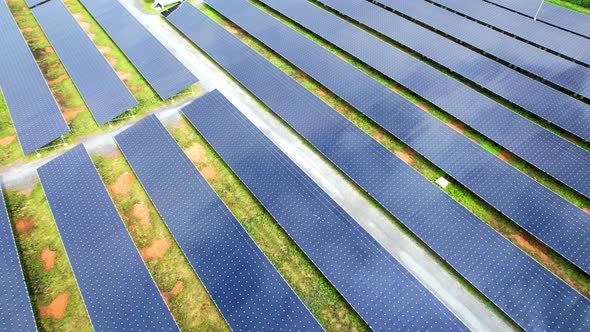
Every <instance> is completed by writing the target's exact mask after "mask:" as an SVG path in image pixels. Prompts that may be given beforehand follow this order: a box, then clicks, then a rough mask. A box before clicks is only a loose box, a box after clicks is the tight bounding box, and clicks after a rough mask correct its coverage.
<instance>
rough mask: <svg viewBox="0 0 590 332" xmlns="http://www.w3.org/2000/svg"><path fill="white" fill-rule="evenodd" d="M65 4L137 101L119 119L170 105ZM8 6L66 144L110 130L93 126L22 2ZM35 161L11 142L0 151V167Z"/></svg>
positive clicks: (80, 11) (77, 6) (72, 3)
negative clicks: (59, 117) (63, 124)
mask: <svg viewBox="0 0 590 332" xmlns="http://www.w3.org/2000/svg"><path fill="white" fill-rule="evenodd" d="M64 3H65V4H66V6H67V7H68V9H69V11H70V12H71V13H72V14H73V15H74V16H75V17H76V18H77V19H78V21H79V22H81V26H82V27H83V28H85V29H86V31H87V33H88V34H89V35H91V36H93V41H94V43H95V45H96V46H97V47H98V48H99V50H101V52H102V53H103V55H104V56H105V57H106V58H107V60H108V61H109V62H110V63H111V65H112V66H113V67H114V69H115V70H116V71H117V73H118V74H119V76H120V77H121V78H122V79H123V81H124V82H125V84H126V85H127V87H128V88H129V90H130V91H131V93H132V94H133V96H134V97H135V98H136V99H137V101H138V102H139V104H138V105H137V106H135V107H133V108H132V109H131V110H129V111H127V112H126V113H124V114H122V115H121V116H120V118H125V117H127V116H129V115H131V114H135V115H139V116H141V115H142V114H144V113H146V112H147V111H149V110H153V109H155V108H158V107H161V106H164V105H168V104H171V103H172V99H169V100H166V101H162V100H161V99H160V98H159V96H158V95H157V94H156V92H155V91H154V90H153V89H152V88H151V87H150V86H149V84H148V83H147V81H146V80H145V79H144V78H143V76H141V74H140V73H139V72H138V71H137V70H136V69H135V67H133V65H132V64H131V62H130V61H129V60H128V59H127V58H126V57H125V55H124V54H123V53H122V52H121V50H119V49H118V48H117V46H116V45H115V44H114V42H113V41H112V40H111V39H110V38H109V37H108V35H107V34H106V32H104V30H102V28H101V27H100V26H99V25H98V23H97V22H96V21H95V20H94V19H93V18H92V16H91V15H90V14H89V13H88V12H87V11H86V9H85V8H84V7H83V6H82V4H81V3H80V2H79V1H77V0H65V1H64ZM8 5H9V7H10V9H11V11H12V14H13V15H14V17H15V19H16V21H17V24H18V26H19V27H20V29H21V31H22V33H23V36H24V37H25V39H26V40H27V43H28V45H29V47H30V48H31V51H32V53H33V55H34V57H35V59H36V60H37V63H38V65H39V67H40V68H41V71H42V72H43V75H44V77H45V79H46V80H47V82H48V84H49V87H50V89H51V91H52V93H53V95H54V97H55V99H56V101H57V103H58V105H59V106H60V109H61V110H62V113H63V114H64V116H65V118H66V121H67V122H68V125H69V126H70V129H71V131H70V132H69V133H68V134H66V135H64V137H63V138H64V140H65V142H67V143H70V145H73V144H75V142H76V139H77V138H79V137H81V136H86V135H90V134H93V133H97V132H100V131H103V130H108V129H110V127H109V124H105V125H103V126H100V127H99V126H98V125H97V124H96V122H95V121H94V118H93V117H92V114H91V113H90V111H89V110H88V109H87V108H86V106H85V103H84V100H83V99H82V97H81V96H80V94H79V92H78V90H77V88H76V86H75V85H74V83H73V81H72V80H71V78H70V77H69V76H68V75H67V72H66V70H65V68H64V67H63V65H62V64H61V62H60V61H59V58H58V56H57V55H56V54H55V52H54V50H53V48H52V47H51V44H50V43H49V41H48V40H47V38H46V37H45V35H44V34H43V31H42V30H41V29H40V27H39V25H38V23H37V21H36V20H35V17H34V16H33V15H32V13H31V11H30V10H29V9H28V7H27V6H26V4H25V2H24V1H23V0H8ZM195 92H196V91H195V87H194V86H193V87H189V88H187V89H186V90H185V91H183V92H181V93H180V94H179V95H178V96H177V97H176V98H174V100H175V101H178V100H179V99H182V98H185V97H188V96H189V95H193V94H194V93H195ZM5 109H6V104H5V103H4V102H0V123H2V124H4V123H7V124H8V123H11V120H10V115H9V113H8V112H6V110H5ZM123 122H124V121H119V120H114V121H113V122H112V123H111V124H112V125H113V126H118V125H120V124H122V123H123ZM5 127H6V126H2V129H1V130H0V140H2V139H4V138H7V137H10V136H11V135H14V132H13V131H11V130H10V129H4V128H5ZM60 142H61V140H60ZM50 145H51V144H50ZM58 149H61V147H55V148H50V149H47V150H43V151H42V154H43V155H47V154H50V153H52V152H54V151H56V150H58ZM36 158H37V157H36V156H35V154H32V155H29V156H23V155H22V151H21V150H20V147H19V145H18V142H17V141H13V142H11V143H10V144H8V145H6V146H5V147H3V149H2V150H1V151H0V166H6V165H9V164H11V163H14V162H15V161H17V160H22V161H24V162H29V161H31V160H35V159H36Z"/></svg>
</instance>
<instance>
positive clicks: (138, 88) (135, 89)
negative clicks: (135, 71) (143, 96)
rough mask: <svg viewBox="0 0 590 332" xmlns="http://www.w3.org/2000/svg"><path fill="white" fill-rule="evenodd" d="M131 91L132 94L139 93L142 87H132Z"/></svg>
mask: <svg viewBox="0 0 590 332" xmlns="http://www.w3.org/2000/svg"><path fill="white" fill-rule="evenodd" d="M129 90H131V92H137V91H139V90H141V87H140V86H137V85H134V86H130V87H129Z"/></svg>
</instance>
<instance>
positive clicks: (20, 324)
mask: <svg viewBox="0 0 590 332" xmlns="http://www.w3.org/2000/svg"><path fill="white" fill-rule="evenodd" d="M2 3H4V2H2ZM1 5H2V4H0V6H1ZM0 22H1V21H0ZM24 280H25V277H24V276H23V270H22V268H21V265H20V261H19V258H18V252H17V251H16V243H15V242H14V234H13V233H12V227H11V226H10V220H9V219H8V214H7V211H6V205H4V197H3V196H2V187H1V186H0V285H2V286H1V287H0V331H36V330H37V327H36V326H35V318H34V317H33V310H32V308H31V302H30V301H29V294H28V292H27V286H26V285H25V281H24Z"/></svg>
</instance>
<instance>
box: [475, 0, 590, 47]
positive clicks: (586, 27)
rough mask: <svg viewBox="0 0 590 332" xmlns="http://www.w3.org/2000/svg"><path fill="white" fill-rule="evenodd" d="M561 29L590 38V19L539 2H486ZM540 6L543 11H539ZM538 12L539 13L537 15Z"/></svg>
mask: <svg viewBox="0 0 590 332" xmlns="http://www.w3.org/2000/svg"><path fill="white" fill-rule="evenodd" d="M484 1H487V2H490V3H493V4H495V5H498V6H500V7H504V8H507V9H509V10H513V11H515V12H517V13H520V14H522V15H525V16H528V17H530V18H534V17H535V14H536V19H537V21H541V22H545V23H547V24H551V25H553V26H556V27H559V28H561V29H564V30H567V31H570V32H573V33H577V34H579V35H581V36H584V37H586V38H590V18H588V16H587V15H584V14H582V13H578V12H575V11H573V10H569V9H567V8H563V7H561V6H557V5H554V4H552V3H550V2H546V1H543V5H542V6H540V5H541V3H540V2H539V1H537V0H484ZM539 6H540V7H541V9H539ZM537 10H538V11H539V12H538V13H537Z"/></svg>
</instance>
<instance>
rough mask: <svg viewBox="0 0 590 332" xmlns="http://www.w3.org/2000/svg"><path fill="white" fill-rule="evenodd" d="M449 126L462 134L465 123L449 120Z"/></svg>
mask: <svg viewBox="0 0 590 332" xmlns="http://www.w3.org/2000/svg"><path fill="white" fill-rule="evenodd" d="M448 125H449V127H451V128H453V130H455V131H456V132H458V133H459V134H461V135H463V134H464V133H465V127H466V126H465V124H464V123H461V122H451V123H448Z"/></svg>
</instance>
